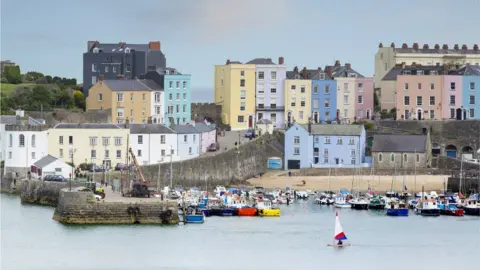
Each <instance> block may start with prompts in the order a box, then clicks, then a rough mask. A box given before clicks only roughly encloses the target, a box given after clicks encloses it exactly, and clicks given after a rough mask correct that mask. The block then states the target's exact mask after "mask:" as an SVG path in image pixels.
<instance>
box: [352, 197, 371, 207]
mask: <svg viewBox="0 0 480 270" xmlns="http://www.w3.org/2000/svg"><path fill="white" fill-rule="evenodd" d="M348 203H349V204H350V205H351V207H352V208H353V209H358V210H367V209H368V204H369V203H368V201H367V200H366V199H365V198H362V197H360V198H354V199H351V200H349V201H348Z"/></svg>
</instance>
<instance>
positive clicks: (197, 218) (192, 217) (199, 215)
mask: <svg viewBox="0 0 480 270" xmlns="http://www.w3.org/2000/svg"><path fill="white" fill-rule="evenodd" d="M184 218H185V223H203V222H205V216H204V214H203V212H202V211H201V210H199V209H196V208H190V207H189V208H188V209H187V213H186V214H185V217H184Z"/></svg>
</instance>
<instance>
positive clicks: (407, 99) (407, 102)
mask: <svg viewBox="0 0 480 270" xmlns="http://www.w3.org/2000/svg"><path fill="white" fill-rule="evenodd" d="M403 103H404V105H405V106H410V97H409V96H406V97H404V98H403Z"/></svg>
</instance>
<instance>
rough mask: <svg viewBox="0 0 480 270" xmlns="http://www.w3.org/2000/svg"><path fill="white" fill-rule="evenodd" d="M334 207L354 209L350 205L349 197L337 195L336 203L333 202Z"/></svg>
mask: <svg viewBox="0 0 480 270" xmlns="http://www.w3.org/2000/svg"><path fill="white" fill-rule="evenodd" d="M333 206H335V207H337V208H352V205H351V204H349V203H348V199H347V196H345V195H342V194H340V195H337V196H336V197H335V201H334V202H333Z"/></svg>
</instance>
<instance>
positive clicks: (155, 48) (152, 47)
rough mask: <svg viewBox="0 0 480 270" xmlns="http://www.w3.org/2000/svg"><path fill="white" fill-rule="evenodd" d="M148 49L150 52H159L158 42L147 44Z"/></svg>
mask: <svg viewBox="0 0 480 270" xmlns="http://www.w3.org/2000/svg"><path fill="white" fill-rule="evenodd" d="M148 48H149V49H150V50H151V51H160V41H150V42H149V43H148Z"/></svg>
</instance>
